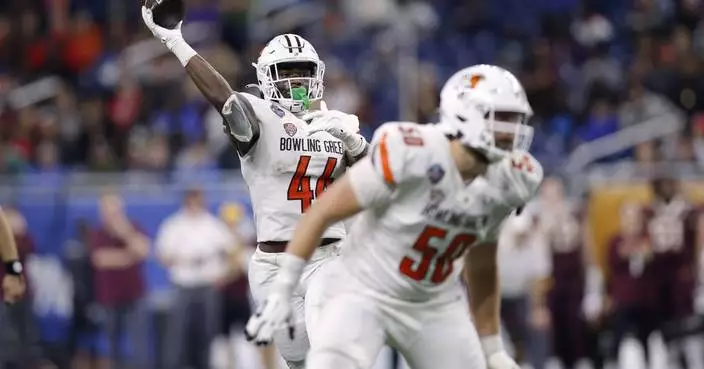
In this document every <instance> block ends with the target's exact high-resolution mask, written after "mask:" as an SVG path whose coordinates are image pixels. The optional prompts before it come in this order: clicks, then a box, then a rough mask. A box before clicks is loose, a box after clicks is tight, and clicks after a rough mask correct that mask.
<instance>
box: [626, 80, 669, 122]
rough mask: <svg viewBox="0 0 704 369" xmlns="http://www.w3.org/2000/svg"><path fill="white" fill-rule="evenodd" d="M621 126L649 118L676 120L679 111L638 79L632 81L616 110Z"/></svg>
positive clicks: (648, 119) (645, 120)
mask: <svg viewBox="0 0 704 369" xmlns="http://www.w3.org/2000/svg"><path fill="white" fill-rule="evenodd" d="M618 115H619V124H620V125H621V127H624V128H625V127H632V126H634V125H636V124H638V123H641V122H647V121H650V120H651V119H660V120H662V121H667V122H676V121H678V120H679V119H682V118H681V117H680V115H681V112H680V111H679V110H678V109H677V108H676V107H675V106H674V105H673V104H672V103H671V102H670V101H668V100H667V99H666V98H665V97H663V96H661V95H659V94H657V93H654V92H651V91H649V90H648V89H647V88H645V86H643V84H642V83H641V82H640V81H632V82H631V84H630V86H629V88H628V93H627V98H626V101H624V103H623V104H622V105H621V107H620V108H619V110H618Z"/></svg>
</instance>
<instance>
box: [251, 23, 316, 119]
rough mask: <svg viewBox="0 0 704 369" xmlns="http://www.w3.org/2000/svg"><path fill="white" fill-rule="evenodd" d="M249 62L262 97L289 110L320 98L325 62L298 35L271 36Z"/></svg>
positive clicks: (297, 111) (301, 109)
mask: <svg viewBox="0 0 704 369" xmlns="http://www.w3.org/2000/svg"><path fill="white" fill-rule="evenodd" d="M252 65H253V66H254V67H255V68H256V69H257V80H258V82H259V88H260V89H261V91H262V94H263V95H264V98H265V99H267V100H271V101H276V102H278V103H279V104H281V105H282V106H283V107H284V108H286V109H288V110H290V111H291V112H292V113H300V112H303V111H306V110H308V108H309V106H310V103H311V102H313V101H316V100H320V99H322V98H323V76H324V74H325V63H323V61H322V60H320V58H319V57H318V53H317V52H316V51H315V49H314V48H313V45H311V44H310V42H308V41H306V40H305V39H304V38H303V37H301V36H298V35H293V34H284V35H279V36H276V37H274V38H273V39H272V40H271V41H269V43H268V44H267V45H266V46H265V47H264V49H263V50H262V53H261V54H260V55H259V58H258V59H257V62H256V63H252Z"/></svg>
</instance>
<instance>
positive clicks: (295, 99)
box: [142, 7, 367, 369]
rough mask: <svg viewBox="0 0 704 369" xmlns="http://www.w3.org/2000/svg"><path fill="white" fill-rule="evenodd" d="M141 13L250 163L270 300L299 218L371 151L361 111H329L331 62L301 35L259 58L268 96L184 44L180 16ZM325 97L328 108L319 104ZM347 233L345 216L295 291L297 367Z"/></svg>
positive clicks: (259, 296)
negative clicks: (168, 19)
mask: <svg viewBox="0 0 704 369" xmlns="http://www.w3.org/2000/svg"><path fill="white" fill-rule="evenodd" d="M142 17H143V19H144V22H145V24H146V25H147V27H148V28H149V29H150V30H151V31H152V33H153V34H154V36H155V37H156V38H158V39H160V40H161V42H162V43H164V44H165V45H166V47H167V48H168V49H169V50H170V51H171V52H172V53H173V54H174V55H175V56H176V57H177V58H178V59H179V61H180V62H181V64H182V65H183V66H184V67H185V68H186V71H187V72H188V75H189V76H190V77H191V79H192V80H193V82H194V83H195V85H196V86H197V87H198V88H199V89H200V91H201V92H202V93H203V95H204V96H205V97H206V98H207V99H208V101H210V103H211V104H212V105H213V106H214V107H215V108H216V109H218V111H220V112H221V113H222V116H223V117H224V126H225V131H226V132H227V133H228V135H229V137H230V138H231V141H232V142H233V144H234V146H235V148H236V149H237V152H238V153H239V156H240V158H241V163H242V175H243V177H244V180H245V182H246V183H247V185H248V187H249V192H250V196H251V198H252V206H253V209H254V214H255V223H256V231H257V241H258V243H259V244H258V247H257V251H256V253H255V254H254V256H253V258H252V260H251V263H250V266H249V282H250V287H251V291H252V295H253V296H254V299H255V301H256V302H257V303H258V304H261V303H262V302H263V300H264V299H265V298H266V296H267V295H268V294H269V289H270V286H271V283H272V282H273V280H274V277H275V276H276V273H277V271H278V270H279V268H280V260H281V258H280V256H281V253H283V251H284V250H285V247H286V244H287V243H288V241H289V240H291V237H292V236H293V231H294V229H295V225H296V223H297V222H298V220H299V219H300V217H301V216H302V214H303V212H305V211H306V210H307V209H308V208H309V207H310V206H311V204H312V203H313V201H314V200H315V199H316V198H317V197H319V196H320V195H321V194H322V193H323V192H324V191H325V190H326V189H327V187H328V186H329V185H330V184H331V183H332V182H333V180H335V179H336V178H338V177H339V176H340V175H341V174H342V173H343V172H344V171H345V168H346V167H347V166H349V165H351V164H352V163H354V162H355V161H357V160H358V159H359V158H361V157H363V156H364V155H365V154H366V151H367V142H366V140H365V139H364V138H363V137H362V136H361V135H359V134H358V132H359V121H358V120H357V117H356V116H354V115H349V114H345V113H342V112H339V111H327V109H325V106H324V103H323V102H322V101H320V100H321V99H322V97H323V75H324V72H325V65H324V63H323V62H322V61H321V60H320V58H319V57H318V54H317V52H316V51H315V49H314V48H313V46H312V45H311V44H310V43H309V42H308V41H306V40H304V39H303V38H302V37H300V36H298V35H293V34H285V35H279V36H276V37H275V38H274V39H272V40H271V41H270V42H269V43H268V44H267V45H266V47H264V49H263V50H262V52H261V55H260V56H259V59H258V60H257V62H256V63H255V64H253V65H254V67H255V68H256V70H257V79H258V82H259V88H260V90H261V93H262V95H263V98H259V97H256V96H253V95H251V94H247V93H243V92H235V91H233V90H232V88H231V87H230V85H229V84H228V83H227V81H225V79H224V78H223V77H222V76H221V75H220V74H219V73H218V72H217V71H216V70H215V69H214V68H213V67H212V66H211V65H210V64H209V63H208V62H207V61H205V60H204V59H203V58H202V57H201V56H199V55H198V54H197V53H196V51H194V50H193V48H191V46H189V45H188V43H186V41H184V39H183V36H182V34H181V23H179V24H178V25H177V26H176V27H175V28H174V29H167V28H165V27H161V26H159V25H157V24H156V23H155V22H154V18H153V13H152V10H150V9H147V8H145V7H142ZM318 102H320V103H321V108H322V110H319V111H311V110H310V109H311V108H312V105H313V104H315V103H318ZM344 236H345V229H344V226H343V224H342V223H339V222H338V223H336V224H333V225H331V226H330V227H329V228H327V229H326V231H325V232H324V233H323V234H322V235H321V238H322V241H321V240H318V242H317V243H318V246H319V248H318V250H317V251H316V252H315V254H314V255H313V256H312V259H311V263H310V264H309V265H308V266H307V267H306V268H305V271H303V272H302V276H301V284H300V285H299V286H298V287H297V289H296V290H295V291H291V294H290V296H289V297H290V298H291V304H292V305H293V308H294V311H295V312H294V317H293V321H294V325H295V326H296V328H297V329H298V332H299V333H298V334H297V335H296V336H295V337H289V334H288V331H287V330H286V329H282V330H280V331H279V332H277V333H275V334H274V336H275V338H276V339H275V343H276V347H277V349H278V350H279V352H280V354H281V355H282V356H283V358H284V359H285V360H286V361H287V363H288V364H289V367H291V368H292V369H294V368H302V367H303V366H304V360H305V356H306V353H307V351H308V348H309V342H308V337H307V334H306V329H305V321H306V318H307V319H312V318H311V317H306V316H305V314H306V313H305V309H304V305H305V302H306V299H305V295H306V290H307V289H306V287H307V284H308V281H309V279H311V276H313V275H314V274H315V272H316V271H317V270H319V269H320V267H321V266H322V264H323V263H324V261H325V260H327V259H328V258H329V257H331V256H336V255H337V254H338V246H339V245H338V244H339V242H338V241H340V240H341V239H342V238H343V237H344Z"/></svg>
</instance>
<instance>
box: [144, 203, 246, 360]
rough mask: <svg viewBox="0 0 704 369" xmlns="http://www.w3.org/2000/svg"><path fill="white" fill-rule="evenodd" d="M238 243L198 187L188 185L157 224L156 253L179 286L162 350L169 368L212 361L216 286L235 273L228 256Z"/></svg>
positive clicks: (219, 306)
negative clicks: (180, 200)
mask: <svg viewBox="0 0 704 369" xmlns="http://www.w3.org/2000/svg"><path fill="white" fill-rule="evenodd" d="M235 247H236V243H235V240H234V237H233V235H232V232H231V231H230V229H229V228H228V227H227V226H226V225H225V224H224V223H223V222H222V221H221V220H220V219H218V218H217V217H216V216H214V215H213V214H211V213H209V212H208V210H207V209H206V208H205V202H204V199H203V193H202V192H201V191H200V190H197V189H190V190H188V191H187V192H186V194H185V196H184V199H183V205H182V207H181V210H179V211H178V212H177V213H175V214H173V215H171V216H169V217H168V218H166V219H165V220H164V222H162V224H161V225H160V226H159V231H158V236H157V238H156V249H157V255H158V257H159V260H160V261H161V263H162V264H163V265H164V267H166V269H167V270H168V272H169V276H170V279H171V283H172V284H173V287H174V289H175V298H174V301H173V303H172V305H171V312H170V317H169V323H168V332H167V336H166V343H165V344H166V348H165V350H164V352H165V353H166V355H167V357H166V358H164V360H165V363H166V367H167V368H170V369H171V368H173V369H177V368H182V367H194V368H196V369H208V368H209V367H210V345H211V344H212V343H213V340H214V339H215V337H216V336H217V334H218V332H219V331H220V319H221V317H222V299H221V293H220V290H219V289H218V287H221V286H223V285H225V284H226V283H227V281H228V279H229V278H231V275H229V273H228V267H229V266H230V265H229V263H228V259H229V258H230V256H229V255H230V254H231V253H232V252H233V248H235ZM196 317H197V322H196V321H195V320H193V319H195V318H196Z"/></svg>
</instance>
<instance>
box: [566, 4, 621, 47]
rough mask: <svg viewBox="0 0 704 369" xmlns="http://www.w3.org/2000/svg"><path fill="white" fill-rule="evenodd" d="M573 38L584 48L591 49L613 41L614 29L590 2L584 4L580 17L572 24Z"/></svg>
mask: <svg viewBox="0 0 704 369" xmlns="http://www.w3.org/2000/svg"><path fill="white" fill-rule="evenodd" d="M572 36H573V37H574V39H575V40H576V41H577V42H578V43H579V44H580V45H582V46H583V47H585V48H591V47H594V46H597V45H599V44H604V43H608V42H609V41H611V39H612V38H613V37H614V27H613V25H612V24H611V22H610V21H609V19H608V18H606V17H605V16H604V15H602V14H599V12H597V11H596V10H595V9H593V8H592V7H591V6H590V4H589V2H583V3H582V11H581V14H580V16H579V17H578V18H577V19H576V20H575V21H574V22H573V23H572Z"/></svg>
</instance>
